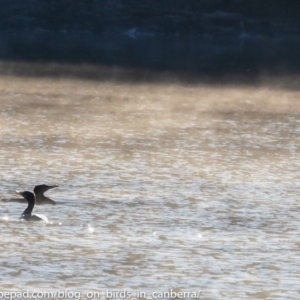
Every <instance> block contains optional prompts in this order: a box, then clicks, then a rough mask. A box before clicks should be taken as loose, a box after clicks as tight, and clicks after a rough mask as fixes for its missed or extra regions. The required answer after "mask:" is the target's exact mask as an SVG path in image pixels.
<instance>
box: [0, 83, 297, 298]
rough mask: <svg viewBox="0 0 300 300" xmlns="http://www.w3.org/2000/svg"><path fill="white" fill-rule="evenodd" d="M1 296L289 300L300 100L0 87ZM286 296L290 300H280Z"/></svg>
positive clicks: (286, 95) (234, 93) (186, 90)
mask: <svg viewBox="0 0 300 300" xmlns="http://www.w3.org/2000/svg"><path fill="white" fill-rule="evenodd" d="M0 89H1V95H0V97H1V103H2V108H1V113H0V114H1V118H0V135H1V148H0V153H1V155H0V165H1V168H0V174H1V176H2V184H1V186H0V192H1V197H9V196H12V192H13V191H14V190H15V189H20V190H25V189H32V188H33V186H34V185H36V184H39V183H53V182H55V183H58V184H59V187H58V188H57V189H54V190H52V191H51V198H53V199H54V200H55V201H57V206H55V207H54V206H53V207H52V206H37V207H36V208H35V211H36V212H37V213H42V214H45V215H47V217H48V219H49V221H50V222H49V223H48V224H38V225H37V224H34V223H24V222H23V223H21V222H20V221H19V219H18V218H19V216H20V214H21V212H22V211H23V210H24V205H22V204H20V203H2V204H1V209H0V218H1V219H0V227H1V232H2V233H1V239H2V242H1V244H0V251H1V258H0V265H1V270H2V272H3V273H2V274H3V276H2V279H1V287H2V289H3V290H16V289H17V290H20V289H21V290H23V289H27V288H29V289H42V290H45V289H70V290H74V291H75V290H80V291H82V292H84V291H85V292H86V291H99V290H101V289H124V288H127V289H129V290H133V291H135V290H137V289H144V290H146V291H149V293H150V291H152V292H153V291H156V290H158V287H159V290H168V289H170V288H176V289H178V290H191V291H193V290H199V289H201V290H202V292H201V297H202V298H201V299H224V298H230V299H270V298H272V299H283V298H284V299H297V296H299V287H298V282H299V280H300V276H299V267H298V264H297V261H298V260H299V254H298V252H299V251H298V249H299V245H300V240H299V237H298V232H299V229H300V217H299V208H298V206H297V191H298V189H299V184H298V183H297V182H298V180H297V179H298V177H299V176H298V170H299V165H300V161H299V157H298V152H299V146H298V145H299V137H300V131H299V126H298V124H299V122H300V119H299V107H298V96H299V95H298V94H299V93H298V92H297V91H294V92H290V91H286V90H276V91H274V90H270V89H267V88H263V87H261V88H257V89H254V88H247V87H239V88H238V87H227V88H224V87H223V88H218V87H205V86H193V87H191V86H180V85H175V84H168V85H163V84H162V85H151V84H143V85H130V86H129V85H126V84H123V85H120V84H116V83H111V82H106V83H98V82H85V81H72V80H59V81H54V80H50V79H49V80H47V79H43V80H40V79H25V78H22V79H20V78H8V77H6V78H2V81H1V83H0ZM283 295H284V296H283Z"/></svg>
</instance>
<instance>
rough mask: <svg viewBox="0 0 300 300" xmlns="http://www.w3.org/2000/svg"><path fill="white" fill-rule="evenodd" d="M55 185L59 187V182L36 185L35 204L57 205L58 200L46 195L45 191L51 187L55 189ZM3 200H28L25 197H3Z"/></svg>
mask: <svg viewBox="0 0 300 300" xmlns="http://www.w3.org/2000/svg"><path fill="white" fill-rule="evenodd" d="M55 187H58V185H57V184H55V185H47V184H41V185H37V186H35V187H34V189H33V192H34V194H35V204H36V205H41V204H51V205H56V202H55V201H54V200H52V199H50V198H48V197H46V196H45V195H44V193H45V192H47V191H48V190H50V189H53V188H55ZM1 201H3V202H18V203H26V200H25V199H24V198H10V199H1Z"/></svg>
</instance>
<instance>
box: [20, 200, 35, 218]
mask: <svg viewBox="0 0 300 300" xmlns="http://www.w3.org/2000/svg"><path fill="white" fill-rule="evenodd" d="M33 207H34V202H31V203H28V206H27V208H26V209H25V210H24V212H23V214H22V215H31V213H32V210H33Z"/></svg>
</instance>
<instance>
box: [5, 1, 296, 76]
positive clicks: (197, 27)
mask: <svg viewBox="0 0 300 300" xmlns="http://www.w3.org/2000/svg"><path fill="white" fill-rule="evenodd" d="M299 8H300V1H299V0H285V1H279V0H278V1H276V0H263V1H262V0H202V1H201V0H139V1H136V0H77V1H74V0H12V1H5V0H0V59H2V60H21V61H57V62H71V63H73V62H76V63H78V62H87V63H92V64H102V65H106V66H111V65H114V66H121V67H124V66H125V67H134V68H136V67H138V68H147V69H155V70H179V71H181V70H185V71H192V72H196V73H202V74H206V73H209V74H218V75H219V74H226V73H230V72H231V73H243V74H257V73H258V72H260V71H261V70H264V71H265V70H272V71H274V70H276V71H278V72H280V71H281V70H285V71H289V72H297V73H298V72H299V71H300V61H299V59H298V53H299V50H300V42H299V41H298V39H299V34H300V18H299V12H300V9H299Z"/></svg>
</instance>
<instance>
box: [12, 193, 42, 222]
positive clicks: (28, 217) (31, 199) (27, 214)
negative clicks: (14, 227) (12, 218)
mask: <svg viewBox="0 0 300 300" xmlns="http://www.w3.org/2000/svg"><path fill="white" fill-rule="evenodd" d="M17 193H18V194H19V195H21V196H22V197H24V198H25V200H26V201H27V202H28V206H27V208H26V209H25V210H24V211H23V213H22V215H21V217H20V219H21V220H25V221H45V222H48V219H47V217H45V216H43V215H33V214H32V210H33V208H34V204H35V196H34V194H33V193H32V192H28V191H25V192H19V191H17Z"/></svg>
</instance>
